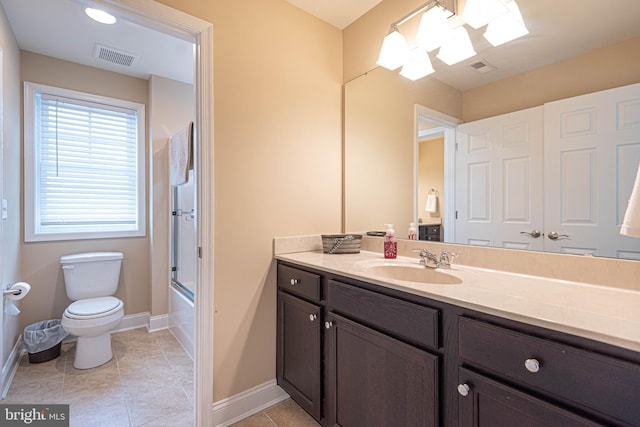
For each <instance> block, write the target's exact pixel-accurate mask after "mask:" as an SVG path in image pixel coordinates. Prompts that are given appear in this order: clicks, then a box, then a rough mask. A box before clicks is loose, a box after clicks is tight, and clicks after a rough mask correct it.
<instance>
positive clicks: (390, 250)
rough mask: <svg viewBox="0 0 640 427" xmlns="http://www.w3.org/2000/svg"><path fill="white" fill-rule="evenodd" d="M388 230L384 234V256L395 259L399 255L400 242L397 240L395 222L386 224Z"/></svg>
mask: <svg viewBox="0 0 640 427" xmlns="http://www.w3.org/2000/svg"><path fill="white" fill-rule="evenodd" d="M385 225H386V226H387V232H386V234H385V235H384V257H385V258H386V259H395V258H396V256H398V242H397V241H396V231H395V230H394V229H393V224H385Z"/></svg>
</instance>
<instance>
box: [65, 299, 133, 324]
mask: <svg viewBox="0 0 640 427" xmlns="http://www.w3.org/2000/svg"><path fill="white" fill-rule="evenodd" d="M122 306H123V304H122V301H120V300H119V299H118V298H116V297H100V298H88V299H83V300H79V301H76V302H74V303H72V304H71V305H70V306H69V307H67V310H66V314H67V316H68V317H70V318H76V319H77V318H81V317H85V318H86V317H103V316H108V315H109V314H111V313H114V312H116V311H118V310H119V309H120V308H122Z"/></svg>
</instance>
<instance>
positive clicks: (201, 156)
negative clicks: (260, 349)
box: [83, 0, 214, 427]
mask: <svg viewBox="0 0 640 427" xmlns="http://www.w3.org/2000/svg"><path fill="white" fill-rule="evenodd" d="M83 2H85V3H93V4H95V5H100V6H102V7H103V8H105V9H107V10H109V11H110V12H111V13H113V14H114V15H116V16H118V15H119V16H125V17H126V18H127V19H129V20H133V21H134V22H137V23H139V24H141V25H144V26H147V27H150V28H153V29H155V30H158V31H162V32H165V33H167V34H170V35H172V36H175V37H181V38H185V39H187V40H194V43H195V45H196V49H195V68H194V88H195V101H196V109H195V112H196V116H195V118H196V119H195V134H196V144H195V145H196V149H195V152H196V165H195V166H196V171H197V173H196V175H197V178H196V179H197V180H196V186H197V190H196V194H197V196H196V197H197V202H196V206H197V212H198V218H199V221H198V246H199V248H200V254H201V255H200V257H199V259H198V263H197V277H196V292H195V293H196V295H197V297H196V298H195V311H196V322H195V323H196V327H195V329H196V331H195V341H196V342H195V363H194V365H195V366H194V368H195V372H194V383H195V402H194V406H195V425H196V426H197V427H209V426H211V425H213V306H214V305H213V262H214V257H213V251H214V247H213V246H214V245H213V224H214V222H213V214H214V212H213V25H212V24H211V23H209V22H206V21H203V20H201V19H199V18H196V17H194V16H191V15H188V14H186V13H184V12H180V11H178V10H176V9H173V8H170V7H168V6H165V5H163V4H160V3H157V2H155V1H152V0H90V1H85V0H83Z"/></svg>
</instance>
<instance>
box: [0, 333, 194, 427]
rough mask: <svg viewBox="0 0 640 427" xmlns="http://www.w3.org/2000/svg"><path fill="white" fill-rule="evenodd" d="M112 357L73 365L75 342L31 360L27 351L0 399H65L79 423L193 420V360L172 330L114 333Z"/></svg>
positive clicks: (177, 426) (117, 426)
mask: <svg viewBox="0 0 640 427" xmlns="http://www.w3.org/2000/svg"><path fill="white" fill-rule="evenodd" d="M112 343H113V349H114V358H113V359H112V360H111V361H109V362H108V363H106V364H104V365H102V366H99V367H97V368H93V369H87V370H78V369H75V368H74V367H73V358H74V355H75V345H74V344H72V343H71V344H64V345H63V347H62V354H61V355H60V357H58V358H57V359H54V360H52V361H49V362H45V363H38V364H30V363H29V359H28V356H27V355H26V354H25V355H24V356H23V357H22V360H21V361H20V366H19V368H18V371H17V372H16V375H15V377H14V379H13V382H12V383H11V387H10V388H9V392H8V393H7V397H6V399H5V400H3V401H2V403H68V404H69V405H70V406H69V411H70V425H71V426H78V427H87V426H91V427H101V426H105V427H107V426H108V427H121V426H122V427H138V426H145V427H155V426H157V427H166V426H171V427H182V426H184V427H191V426H193V424H194V422H193V420H194V416H193V361H192V360H191V358H190V357H189V356H188V355H187V353H186V352H185V351H184V349H183V348H182V346H181V345H180V343H178V341H177V340H176V339H175V337H174V336H173V335H172V334H171V332H169V331H167V330H164V331H159V332H154V333H151V334H150V333H148V332H147V330H146V329H144V328H142V329H134V330H130V331H125V332H119V333H116V334H113V335H112Z"/></svg>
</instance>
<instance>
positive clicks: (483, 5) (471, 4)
mask: <svg viewBox="0 0 640 427" xmlns="http://www.w3.org/2000/svg"><path fill="white" fill-rule="evenodd" d="M507 12H509V9H507V6H506V5H505V3H504V2H503V1H501V0H467V3H466V4H465V6H464V10H463V11H462V14H461V15H460V17H461V18H462V19H463V20H464V22H466V23H467V24H469V25H470V26H471V27H472V28H474V29H476V30H477V29H478V28H480V27H484V26H485V25H487V24H488V23H489V22H491V20H493V19H495V18H497V17H498V16H501V15H504V14H506V13H507Z"/></svg>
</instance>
